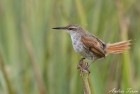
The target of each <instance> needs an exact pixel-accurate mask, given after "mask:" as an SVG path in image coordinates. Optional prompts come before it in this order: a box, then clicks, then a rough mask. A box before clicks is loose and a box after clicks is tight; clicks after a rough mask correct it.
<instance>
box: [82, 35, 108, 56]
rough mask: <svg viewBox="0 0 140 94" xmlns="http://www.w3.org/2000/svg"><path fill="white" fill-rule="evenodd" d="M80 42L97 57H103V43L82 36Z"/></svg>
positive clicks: (93, 38)
mask: <svg viewBox="0 0 140 94" xmlns="http://www.w3.org/2000/svg"><path fill="white" fill-rule="evenodd" d="M81 41H82V42H83V44H84V46H85V47H86V48H88V49H89V50H90V51H91V52H92V53H93V54H95V55H96V56H97V57H105V51H104V47H103V45H104V44H103V43H102V42H101V41H100V40H99V39H97V38H96V37H94V36H82V37H81Z"/></svg>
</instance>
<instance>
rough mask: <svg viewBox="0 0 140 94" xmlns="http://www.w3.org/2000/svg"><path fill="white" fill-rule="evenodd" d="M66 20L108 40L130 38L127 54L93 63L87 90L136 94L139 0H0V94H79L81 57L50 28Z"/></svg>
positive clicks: (67, 40)
mask: <svg viewBox="0 0 140 94" xmlns="http://www.w3.org/2000/svg"><path fill="white" fill-rule="evenodd" d="M68 24H78V25H80V26H82V27H83V28H85V29H86V30H88V31H89V32H91V33H93V34H94V35H96V36H98V37H99V38H100V39H102V40H104V41H105V42H109V43H112V42H117V41H121V40H127V39H132V40H133V41H132V45H131V49H130V50H129V51H128V52H125V53H123V54H117V55H109V56H107V57H106V58H105V59H102V60H98V61H96V63H93V64H92V66H91V67H90V71H91V74H90V83H91V88H92V94H109V93H110V92H109V91H110V90H112V89H114V88H116V89H121V90H126V89H128V88H132V90H137V91H138V93H135V94H140V0H0V94H83V89H82V83H81V79H80V76H79V71H78V70H77V63H78V61H79V59H80V58H81V56H80V55H79V54H77V53H75V52H74V50H73V48H72V45H71V40H70V37H69V35H68V34H67V33H66V32H64V31H56V30H53V29H51V28H53V27H56V26H66V25H68ZM115 94H116V93H115ZM130 94H131V93H130Z"/></svg>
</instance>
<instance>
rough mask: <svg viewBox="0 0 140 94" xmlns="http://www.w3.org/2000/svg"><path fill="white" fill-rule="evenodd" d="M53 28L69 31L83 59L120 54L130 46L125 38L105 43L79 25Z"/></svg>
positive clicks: (74, 46)
mask: <svg viewBox="0 0 140 94" xmlns="http://www.w3.org/2000/svg"><path fill="white" fill-rule="evenodd" d="M52 29H57V30H65V31H66V32H68V33H69V35H70V37H71V40H72V45H73V48H74V50H75V52H77V53H79V54H80V55H82V56H83V58H82V60H83V59H88V60H92V61H95V60H97V59H101V58H105V57H106V56H108V55H109V54H119V53H122V52H124V51H125V50H127V49H129V48H130V44H131V43H130V41H131V40H125V41H120V42H116V43H105V42H103V41H102V40H101V39H99V38H98V37H96V36H95V35H93V34H91V33H90V32H87V31H86V30H84V29H83V28H82V27H80V26H79V25H74V24H71V25H67V26H63V27H55V28H52Z"/></svg>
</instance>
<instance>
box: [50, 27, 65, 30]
mask: <svg viewBox="0 0 140 94" xmlns="http://www.w3.org/2000/svg"><path fill="white" fill-rule="evenodd" d="M52 29H58V30H65V29H67V28H66V27H55V28H52Z"/></svg>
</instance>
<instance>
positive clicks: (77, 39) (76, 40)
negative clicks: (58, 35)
mask: <svg viewBox="0 0 140 94" xmlns="http://www.w3.org/2000/svg"><path fill="white" fill-rule="evenodd" d="M71 40H72V45H73V48H74V50H75V51H76V52H78V53H80V52H82V51H83V44H82V42H81V36H79V35H77V34H73V35H71Z"/></svg>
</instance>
